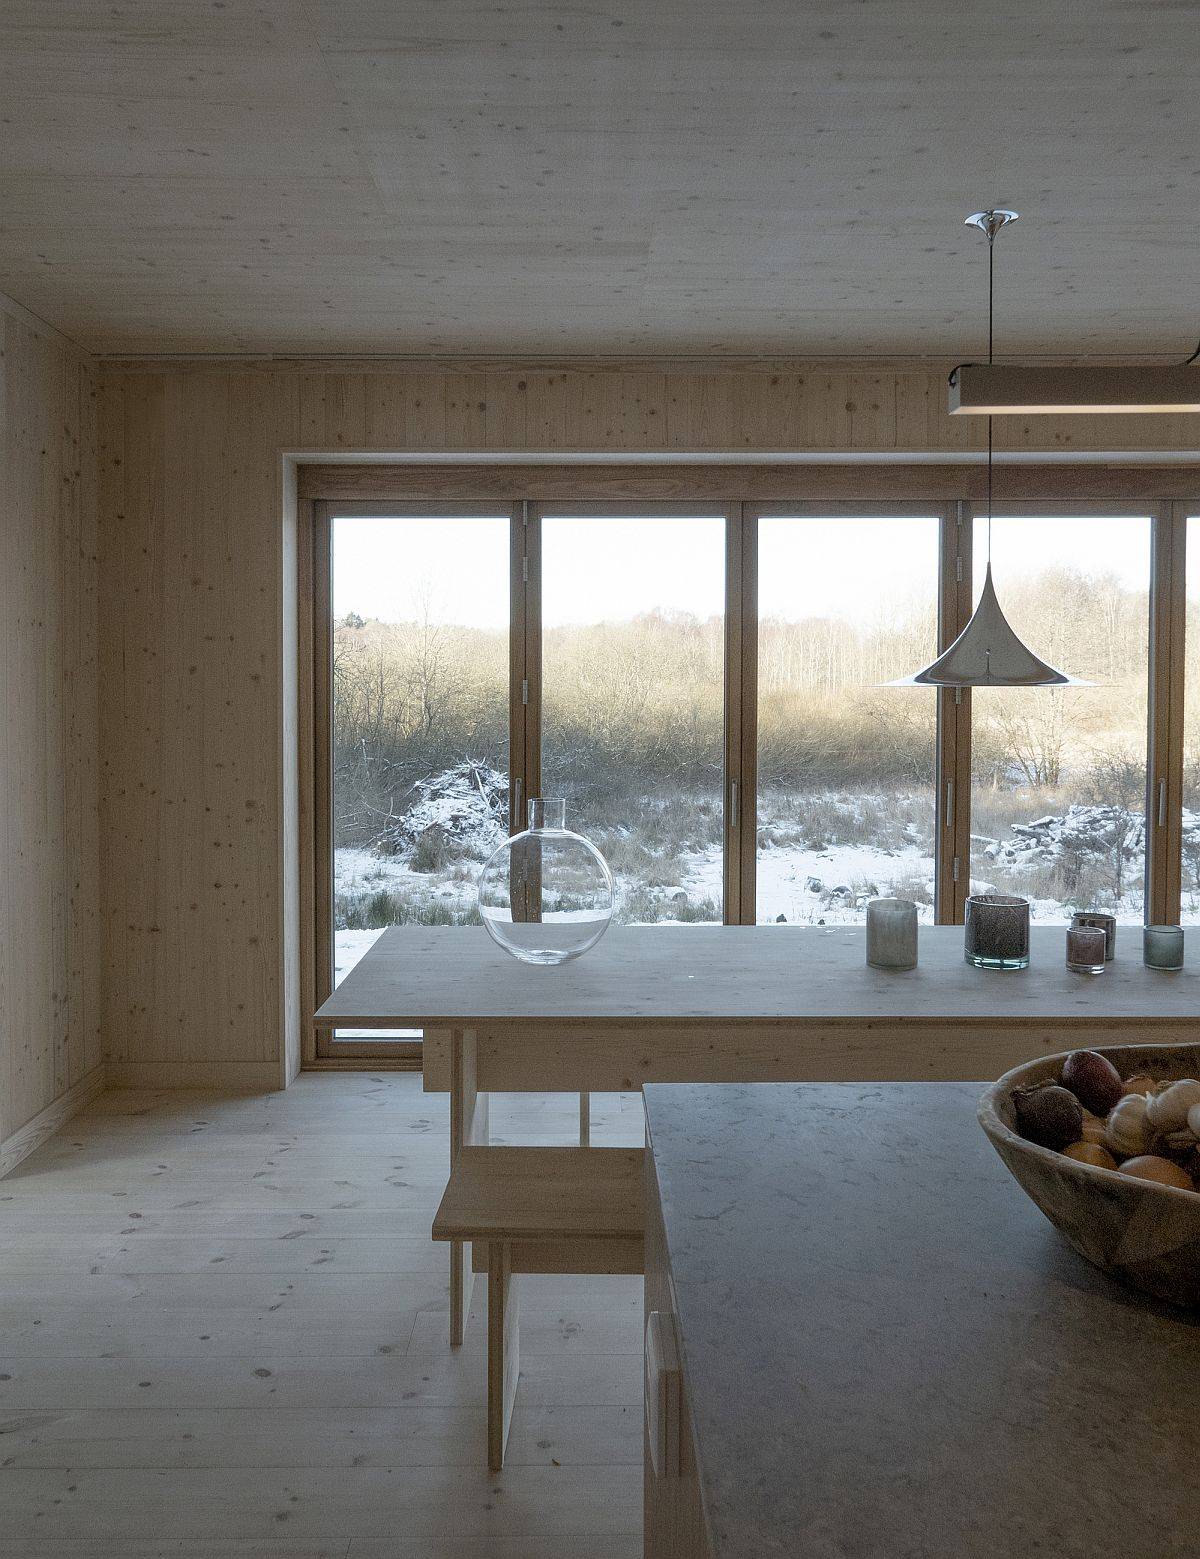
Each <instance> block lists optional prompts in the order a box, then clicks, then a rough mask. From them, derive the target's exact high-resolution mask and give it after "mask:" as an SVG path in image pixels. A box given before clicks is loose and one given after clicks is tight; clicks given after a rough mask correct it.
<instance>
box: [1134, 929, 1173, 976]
mask: <svg viewBox="0 0 1200 1559" xmlns="http://www.w3.org/2000/svg"><path fill="white" fill-rule="evenodd" d="M1142 962H1143V963H1144V964H1145V966H1146V968H1147V969H1162V970H1164V971H1168V972H1170V973H1174V972H1176V971H1178V970H1180V969H1182V968H1183V927H1182V926H1143V927H1142Z"/></svg>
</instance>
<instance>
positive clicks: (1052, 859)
mask: <svg viewBox="0 0 1200 1559" xmlns="http://www.w3.org/2000/svg"><path fill="white" fill-rule="evenodd" d="M699 486H700V484H699V483H698V488H699ZM492 490H495V488H494V485H493V488H492ZM700 490H702V488H701V489H700ZM872 490H873V491H877V490H878V487H877V486H876V487H873V488H872ZM1057 490H1058V491H1060V492H1061V491H1062V490H1063V488H1062V484H1061V482H1060V483H1059V486H1058V489H1057ZM883 507H884V505H883V504H882V503H881V504H880V505H879V506H875V505H874V504H868V503H865V502H864V503H863V504H862V505H859V504H857V503H850V502H846V501H844V500H838V501H831V502H829V503H828V505H826V504H820V505H818V504H817V503H816V502H799V501H797V502H795V503H793V502H791V501H790V500H789V501H787V502H786V503H785V502H770V503H762V502H754V503H751V502H750V501H747V502H746V503H745V504H744V505H733V506H732V507H729V508H727V507H726V505H725V503H724V501H722V502H720V503H709V502H708V501H707V500H701V499H697V500H696V501H695V502H694V503H693V502H687V501H670V502H668V501H663V502H660V503H655V504H647V505H646V506H645V507H642V508H640V512H639V510H638V509H635V508H634V505H633V504H632V503H629V502H627V501H622V502H621V503H619V504H617V503H614V504H612V505H611V506H609V505H607V504H606V503H604V502H603V501H602V500H597V501H595V502H584V501H582V500H581V501H579V502H566V501H558V500H556V501H555V502H554V503H553V504H550V503H544V504H543V503H538V502H535V501H534V500H533V499H530V500H528V501H516V500H514V502H513V505H512V506H510V504H509V503H508V502H507V501H504V502H496V501H494V500H485V501H480V502H477V503H476V502H461V503H460V502H459V500H457V499H455V500H452V501H451V502H447V503H444V504H443V503H431V504H430V505H429V506H428V507H425V508H423V509H421V508H418V507H417V505H416V504H413V503H403V502H399V501H397V502H395V503H394V504H393V502H392V500H390V499H388V500H386V506H385V502H384V501H376V502H370V501H364V502H361V503H358V502H347V503H345V504H344V505H339V504H338V503H334V502H322V503H320V504H319V505H318V507H317V511H316V532H315V534H316V537H317V542H318V547H317V551H316V554H315V566H316V571H317V577H318V580H319V581H320V583H321V587H322V592H323V593H322V595H321V599H320V601H318V603H317V607H318V609H317V613H316V617H315V622H316V633H315V636H314V639H315V643H316V645H317V649H318V654H317V659H316V661H315V683H314V690H315V695H316V696H315V704H314V707H315V710H316V755H317V775H318V780H317V784H316V787H315V789H316V793H317V796H318V799H319V800H321V801H322V802H323V803H324V804H323V807H322V815H321V816H320V817H319V818H318V819H317V830H318V833H317V839H316V846H315V849H316V860H317V863H318V866H319V873H318V877H317V884H318V886H317V895H318V898H319V900H320V908H321V920H320V924H319V926H318V930H317V935H316V938H315V942H316V946H317V947H318V949H319V950H320V958H319V964H318V971H317V972H318V983H319V984H321V985H324V984H325V983H326V979H325V976H326V974H327V973H332V975H333V979H334V983H340V982H341V980H342V979H343V978H344V977H345V975H346V974H347V973H348V972H349V971H350V970H351V969H352V968H353V967H354V965H355V964H356V963H357V961H358V960H359V959H360V958H361V957H362V956H363V954H364V953H365V951H366V950H367V948H368V947H370V946H371V945H372V943H373V942H374V941H375V940H376V939H377V938H378V936H379V935H380V933H381V932H382V931H383V930H384V928H386V927H388V926H393V925H404V924H413V925H426V926H430V925H432V926H438V925H446V926H471V925H476V924H477V922H478V916H477V909H476V882H477V878H478V873H479V868H480V866H481V864H482V862H483V861H484V860H485V859H486V857H487V855H488V854H489V853H490V851H491V850H492V849H493V848H494V847H495V845H496V844H498V843H499V842H500V841H501V840H502V839H503V837H504V836H505V834H506V833H507V832H508V831H509V828H510V818H509V807H510V804H511V803H512V798H513V797H514V796H517V797H519V801H520V806H519V810H520V812H521V813H522V814H524V808H525V803H526V801H527V800H528V799H529V798H530V796H531V795H534V794H537V793H540V794H541V795H542V796H546V797H556V796H557V797H561V798H564V799H565V800H566V802H567V809H568V820H569V823H570V824H571V825H573V826H574V827H576V828H577V829H579V830H580V831H581V832H583V833H585V834H587V835H588V836H589V837H590V838H592V839H593V840H595V842H596V843H597V844H598V846H599V847H600V849H601V850H602V851H603V853H604V855H605V857H606V858H607V860H608V862H609V864H610V866H611V868H612V871H613V876H614V879H615V882H616V887H617V919H618V920H619V921H623V922H625V923H634V924H644V925H656V924H658V925H661V924H689V923H714V922H719V921H721V920H723V919H725V918H726V917H728V918H729V919H731V920H738V919H740V920H742V921H746V920H757V921H758V922H760V923H769V924H777V923H784V924H789V925H831V926H832V925H847V924H856V923H861V921H862V920H863V919H864V917H865V907H866V903H867V901H868V900H869V899H870V898H872V897H875V896H877V895H899V896H903V897H908V898H913V899H915V900H916V901H917V903H918V905H919V907H920V913H921V917H922V919H923V920H925V921H927V922H929V921H932V920H933V919H934V918H935V894H936V888H937V886H938V885H939V884H940V885H941V888H942V890H943V894H944V897H943V902H942V906H941V908H942V913H943V916H944V918H947V919H949V918H951V917H953V916H954V915H955V913H956V910H957V909H958V908H959V906H960V903H961V896H962V894H963V893H964V892H965V891H966V890H967V888H968V886H969V887H970V888H972V889H974V890H975V891H985V890H987V889H989V888H991V889H994V890H997V891H1008V892H1014V893H1020V894H1022V895H1024V896H1026V897H1028V898H1029V899H1030V900H1031V903H1032V907H1033V916H1034V919H1035V920H1036V921H1039V922H1042V923H1060V924H1061V923H1062V922H1063V921H1064V920H1065V919H1066V918H1067V917H1068V916H1069V914H1070V912H1071V910H1072V909H1075V908H1083V907H1096V908H1105V909H1111V910H1114V911H1115V912H1116V914H1117V915H1118V917H1119V918H1120V919H1121V920H1123V921H1126V922H1137V921H1139V920H1141V919H1143V918H1144V915H1145V912H1146V909H1147V906H1148V904H1149V905H1152V906H1153V909H1154V914H1155V916H1156V917H1162V916H1167V917H1173V916H1174V915H1175V914H1176V913H1177V911H1176V908H1175V901H1174V874H1173V872H1171V871H1167V870H1165V869H1164V864H1163V860H1162V849H1161V844H1160V848H1159V850H1158V851H1157V852H1154V851H1152V852H1150V857H1151V859H1150V867H1149V870H1150V875H1151V878H1152V880H1153V885H1154V891H1153V897H1152V898H1151V899H1149V900H1148V899H1147V893H1146V887H1145V878H1146V874H1147V856H1148V852H1147V828H1146V822H1147V819H1146V815H1145V814H1146V786H1147V751H1148V740H1147V730H1148V726H1149V724H1150V722H1149V720H1148V707H1147V705H1148V697H1149V691H1150V685H1151V679H1150V646H1151V640H1150V631H1149V630H1150V586H1151V568H1152V545H1151V535H1152V530H1153V529H1154V525H1155V524H1157V526H1158V527H1159V535H1160V539H1161V540H1162V543H1163V544H1162V546H1161V547H1160V550H1159V553H1158V563H1157V567H1158V570H1159V577H1158V582H1157V588H1156V591H1155V612H1156V626H1155V639H1154V643H1155V644H1156V645H1159V646H1163V649H1162V650H1160V652H1159V653H1160V655H1161V660H1160V662H1159V663H1158V664H1157V666H1156V675H1155V677H1154V683H1153V686H1154V696H1155V699H1156V701H1157V702H1156V714H1155V719H1154V722H1153V730H1154V733H1155V740H1156V741H1157V742H1159V743H1161V745H1162V751H1159V750H1157V749H1156V750H1155V776H1156V780H1158V779H1161V778H1162V777H1163V776H1166V779H1165V783H1166V784H1167V786H1168V789H1169V791H1170V795H1171V796H1172V797H1174V794H1175V792H1174V786H1173V784H1172V782H1171V776H1172V775H1174V774H1177V773H1178V769H1179V765H1180V763H1181V762H1182V769H1183V811H1182V819H1181V820H1180V818H1179V816H1178V814H1177V812H1171V813H1170V815H1169V816H1167V815H1165V816H1164V817H1163V820H1162V825H1161V827H1160V829H1159V832H1158V833H1157V834H1155V835H1154V838H1156V839H1157V840H1159V841H1160V842H1161V841H1162V840H1164V839H1167V838H1169V839H1170V840H1171V841H1172V843H1173V842H1174V840H1175V839H1176V837H1177V835H1176V826H1177V824H1178V823H1179V822H1180V821H1182V830H1181V834H1180V835H1179V837H1180V842H1181V849H1182V862H1181V865H1182V873H1181V878H1182V904H1181V908H1180V910H1179V911H1178V912H1179V913H1180V914H1181V915H1182V918H1183V919H1185V920H1189V921H1193V922H1200V518H1197V519H1195V520H1191V521H1187V522H1186V524H1187V527H1188V530H1189V532H1190V540H1191V543H1192V545H1191V546H1190V547H1188V548H1187V554H1188V559H1189V561H1188V565H1187V577H1186V590H1182V589H1180V588H1179V585H1180V581H1179V579H1178V576H1177V574H1176V573H1175V572H1174V570H1175V569H1176V568H1177V566H1178V559H1179V556H1180V549H1181V544H1182V541H1183V539H1184V524H1185V522H1184V521H1183V520H1182V519H1181V518H1179V516H1180V515H1182V514H1183V513H1185V512H1186V509H1185V507H1184V505H1183V504H1182V503H1180V504H1178V505H1176V507H1175V508H1174V509H1168V508H1167V507H1164V508H1163V509H1162V510H1161V511H1160V512H1159V514H1158V518H1157V519H1156V520H1155V521H1153V522H1152V521H1151V519H1150V518H1149V517H1148V514H1147V511H1148V510H1149V509H1150V508H1151V507H1152V506H1151V505H1150V504H1148V503H1147V504H1146V505H1145V507H1144V508H1143V512H1142V513H1141V514H1140V515H1139V514H1138V513H1137V508H1138V507H1141V501H1140V500H1138V502H1137V504H1136V505H1135V506H1134V507H1131V508H1130V509H1128V510H1127V511H1126V512H1124V513H1118V512H1116V510H1117V505H1116V503H1110V504H1107V505H1102V504H1098V505H1097V507H1098V508H1102V509H1103V508H1104V507H1107V509H1108V512H1107V513H1094V512H1093V513H1091V514H1088V513H1086V512H1083V511H1082V510H1081V508H1080V507H1076V508H1075V510H1074V512H1073V513H1068V512H1067V510H1066V504H1065V503H1064V502H1055V503H1048V504H1047V505H1046V506H1045V508H1043V510H1042V512H1041V513H1040V514H1038V513H1035V512H1033V506H1032V505H1030V504H1024V505H1016V504H1014V505H1012V506H1011V507H1010V508H1009V509H1008V511H1007V512H1005V513H1001V514H999V515H998V516H997V517H996V519H995V521H994V525H993V546H992V561H993V571H994V574H995V579H996V586H997V590H998V593H999V597H1000V601H1001V603H1002V605H1003V607H1004V610H1005V611H1006V613H1007V614H1008V616H1009V618H1010V620H1011V622H1012V624H1013V626H1014V628H1015V629H1016V631H1017V632H1018V633H1019V634H1020V635H1021V637H1022V638H1023V639H1024V640H1025V641H1026V643H1028V644H1029V646H1030V647H1031V648H1032V649H1033V650H1035V651H1036V652H1037V653H1038V654H1039V655H1042V656H1043V657H1045V658H1046V659H1047V660H1049V661H1050V662H1052V663H1053V664H1055V665H1057V666H1060V667H1062V668H1063V669H1064V670H1067V671H1069V672H1072V673H1074V674H1076V675H1077V676H1080V677H1083V678H1086V679H1088V680H1089V682H1090V683H1091V684H1092V685H1091V686H1086V687H1069V688H1064V689H1045V688H1037V689H976V690H974V691H973V692H972V694H971V695H970V697H969V700H966V701H964V702H963V703H962V704H961V705H957V704H956V703H955V701H954V700H953V698H952V697H943V698H942V718H941V721H940V722H939V718H938V704H939V700H938V694H937V693H936V691H935V690H934V689H932V688H911V687H890V686H887V685H886V684H888V683H889V682H891V681H893V680H894V679H896V678H899V677H902V676H904V675H906V674H908V673H910V672H912V671H914V670H915V669H917V668H919V667H920V666H922V665H924V664H927V663H928V662H929V661H930V660H932V659H933V658H934V656H935V655H936V651H937V645H938V639H939V625H938V597H939V584H940V583H943V584H944V586H945V589H946V591H947V594H948V596H950V597H954V598H955V605H954V607H953V608H952V609H953V610H955V611H958V610H960V609H961V608H962V607H963V606H964V605H965V599H966V595H967V594H968V593H969V586H968V584H967V582H966V580H963V581H962V584H961V589H959V590H958V591H957V595H956V592H955V587H954V585H953V583H952V582H953V581H954V579H955V576H956V568H955V562H956V557H955V554H956V553H957V550H958V547H959V544H960V541H961V539H963V538H965V536H966V534H967V533H966V532H965V531H961V530H959V529H958V528H957V527H955V526H954V525H953V524H951V523H950V521H949V518H948V511H946V510H944V509H942V510H941V511H940V512H939V511H938V510H937V509H936V508H934V506H929V507H926V506H925V504H924V503H923V501H922V502H906V501H897V502H895V503H892V502H890V501H888V502H887V508H888V509H890V511H891V512H890V513H888V512H880V510H881V509H882V508H883ZM1189 507H1195V508H1196V512H1197V515H1198V516H1200V506H1193V505H1189ZM872 509H874V512H873V513H872V512H871V511H872ZM1055 510H1057V512H1053V511H1055ZM985 527H986V522H985V521H983V520H976V521H975V522H974V533H973V546H972V547H971V548H966V547H964V548H963V549H962V550H963V556H962V573H961V574H960V575H959V578H960V580H961V579H962V574H965V575H966V579H967V580H969V579H970V577H971V573H972V568H971V567H970V566H968V561H967V554H968V553H970V555H971V556H972V557H973V560H974V563H973V574H974V585H975V595H976V597H977V596H978V591H979V588H980V586H981V583H982V579H983V574H984V563H985V559H986V555H987V545H986V528H985ZM943 540H944V541H945V543H946V545H948V546H950V547H951V548H953V549H954V550H953V551H952V552H951V553H950V554H949V555H947V556H943V555H942V545H943ZM326 541H327V542H328V547H327V548H326ZM522 543H524V545H522ZM327 555H328V559H329V571H330V572H329V578H328V581H326V578H325V574H324V567H325V561H324V560H325V558H326V556H327ZM1185 596H1186V614H1187V621H1186V629H1187V632H1186V637H1185V639H1184V642H1185V644H1186V650H1185V660H1186V666H1185V667H1184V668H1183V669H1184V670H1185V671H1186V682H1185V684H1184V687H1183V689H1182V692H1181V689H1180V686H1179V682H1178V676H1179V671H1180V667H1181V663H1180V662H1179V660H1178V656H1179V644H1180V640H1181V636H1183V630H1184V627H1185V624H1184V623H1183V621H1182V620H1178V621H1177V620H1176V614H1178V613H1180V610H1181V602H1182V601H1183V599H1184V597H1185ZM322 606H324V607H325V608H326V609H327V615H325V613H323V611H322ZM727 613H728V614H729V620H728V621H727ZM943 626H944V628H945V630H946V632H949V629H950V626H951V625H950V624H949V623H947V624H945V625H943ZM327 673H328V675H327ZM727 679H728V680H727ZM1181 700H1182V704H1183V709H1184V719H1183V723H1182V729H1181V728H1180V725H1179V721H1178V710H1179V707H1180V702H1181ZM968 717H969V721H970V729H969V735H970V748H971V751H970V771H971V772H970V778H969V784H968V779H967V772H966V771H967V753H966V751H965V744H966V737H967V735H968ZM939 738H940V741H939ZM510 747H511V755H510ZM1168 749H1169V751H1168ZM747 787H749V788H750V791H751V792H753V794H748V793H747ZM964 792H966V793H964ZM1163 794H1164V795H1165V794H1166V792H1163ZM1157 795H1158V792H1156V798H1157ZM939 799H941V800H944V803H945V807H944V812H943V813H941V814H939V809H938V806H937V801H938V800H939ZM1170 805H1171V806H1175V807H1177V805H1178V804H1177V802H1174V801H1172V802H1171V803H1170ZM1164 810H1165V806H1164ZM939 815H941V817H942V822H943V824H944V825H945V826H941V827H939V826H938V817H939ZM1156 817H1157V813H1156ZM511 822H512V825H513V826H516V827H520V826H523V824H524V816H523V815H522V816H521V817H519V818H513V819H512V820H511ZM1164 829H1165V831H1163V830H1164ZM968 834H969V846H968ZM968 848H969V859H968V854H967V852H968ZM951 884H953V887H952V888H951V886H950V885H951ZM726 894H728V898H727V897H726ZM752 897H753V900H754V902H753V905H752V904H751V898H752ZM336 1037H337V1039H338V1040H339V1041H346V1040H350V1039H365V1040H368V1041H369V1042H370V1044H369V1045H368V1046H367V1047H366V1048H365V1049H364V1054H378V1053H379V1052H378V1045H379V1043H380V1042H381V1041H384V1040H394V1039H396V1038H397V1036H396V1035H395V1034H394V1033H393V1034H382V1033H376V1034H363V1033H353V1034H352V1033H350V1032H349V1031H342V1032H340V1033H339V1034H338V1035H337V1036H336ZM326 1043H327V1042H326V1041H325V1040H320V1041H319V1046H320V1045H324V1044H326ZM371 1047H375V1048H374V1049H372V1048H371ZM415 1052H416V1047H415V1046H412V1045H406V1044H404V1043H402V1044H401V1045H400V1046H399V1047H398V1048H397V1049H396V1050H395V1051H394V1054H396V1055H397V1056H401V1057H404V1058H408V1059H415ZM319 1053H320V1054H322V1055H325V1056H328V1055H330V1054H331V1052H330V1051H329V1050H323V1051H322V1050H320V1049H319ZM347 1053H348V1052H347V1051H346V1050H345V1049H342V1050H341V1051H339V1052H338V1055H339V1056H340V1057H344V1056H345V1055H346V1054H347Z"/></svg>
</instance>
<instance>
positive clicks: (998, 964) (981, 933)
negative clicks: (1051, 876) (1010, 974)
mask: <svg viewBox="0 0 1200 1559" xmlns="http://www.w3.org/2000/svg"><path fill="white" fill-rule="evenodd" d="M963 956H964V957H965V958H966V960H967V962H968V963H969V964H972V965H973V966H974V967H975V968H976V969H1028V967H1029V900H1028V899H1020V898H1017V897H1016V896H1015V895H1014V894H1011V893H972V894H971V896H970V897H969V898H968V899H967V912H966V923H965V925H964V926H963Z"/></svg>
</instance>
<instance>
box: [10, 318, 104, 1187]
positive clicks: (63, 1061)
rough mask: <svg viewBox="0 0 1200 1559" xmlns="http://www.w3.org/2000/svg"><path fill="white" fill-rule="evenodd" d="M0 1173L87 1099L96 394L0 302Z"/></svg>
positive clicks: (93, 921) (73, 363)
mask: <svg viewBox="0 0 1200 1559" xmlns="http://www.w3.org/2000/svg"><path fill="white" fill-rule="evenodd" d="M0 342H2V346H3V356H2V357H0V619H2V623H3V628H2V632H0V711H2V714H3V730H2V733H0V1173H4V1172H5V1171H6V1170H7V1169H8V1168H10V1167H11V1165H12V1163H13V1162H14V1161H15V1160H16V1159H17V1158H19V1157H20V1156H21V1155H22V1153H23V1151H25V1149H26V1148H27V1147H28V1146H31V1145H36V1142H35V1138H36V1137H37V1136H38V1134H39V1133H44V1131H45V1130H48V1129H50V1127H51V1126H52V1125H56V1124H59V1123H60V1122H61V1120H62V1119H64V1118H65V1116H66V1114H67V1113H69V1112H70V1110H71V1109H72V1108H74V1107H77V1105H78V1104H79V1103H80V1102H81V1101H82V1100H83V1099H84V1097H85V1096H87V1095H89V1094H90V1092H92V1091H94V1090H95V1088H96V1087H97V1086H98V1085H99V1069H100V1065H101V1032H100V964H99V957H100V939H99V914H98V902H99V873H98V828H97V702H96V700H97V574H98V569H97V498H96V378H95V373H94V370H93V368H92V367H91V366H90V365H89V363H88V361H87V360H86V359H85V358H84V357H83V355H82V354H81V353H80V352H78V351H77V350H76V349H75V348H73V347H72V346H71V345H70V344H69V343H67V342H65V341H64V340H62V338H60V337H58V336H57V335H56V334H55V333H54V332H53V331H51V330H50V329H49V328H48V327H45V328H43V327H40V326H39V325H38V324H37V322H36V321H33V320H32V319H31V318H30V317H29V316H27V315H25V313H24V311H23V310H20V309H18V308H17V307H16V306H10V305H9V304H8V302H7V300H3V299H0Z"/></svg>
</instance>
